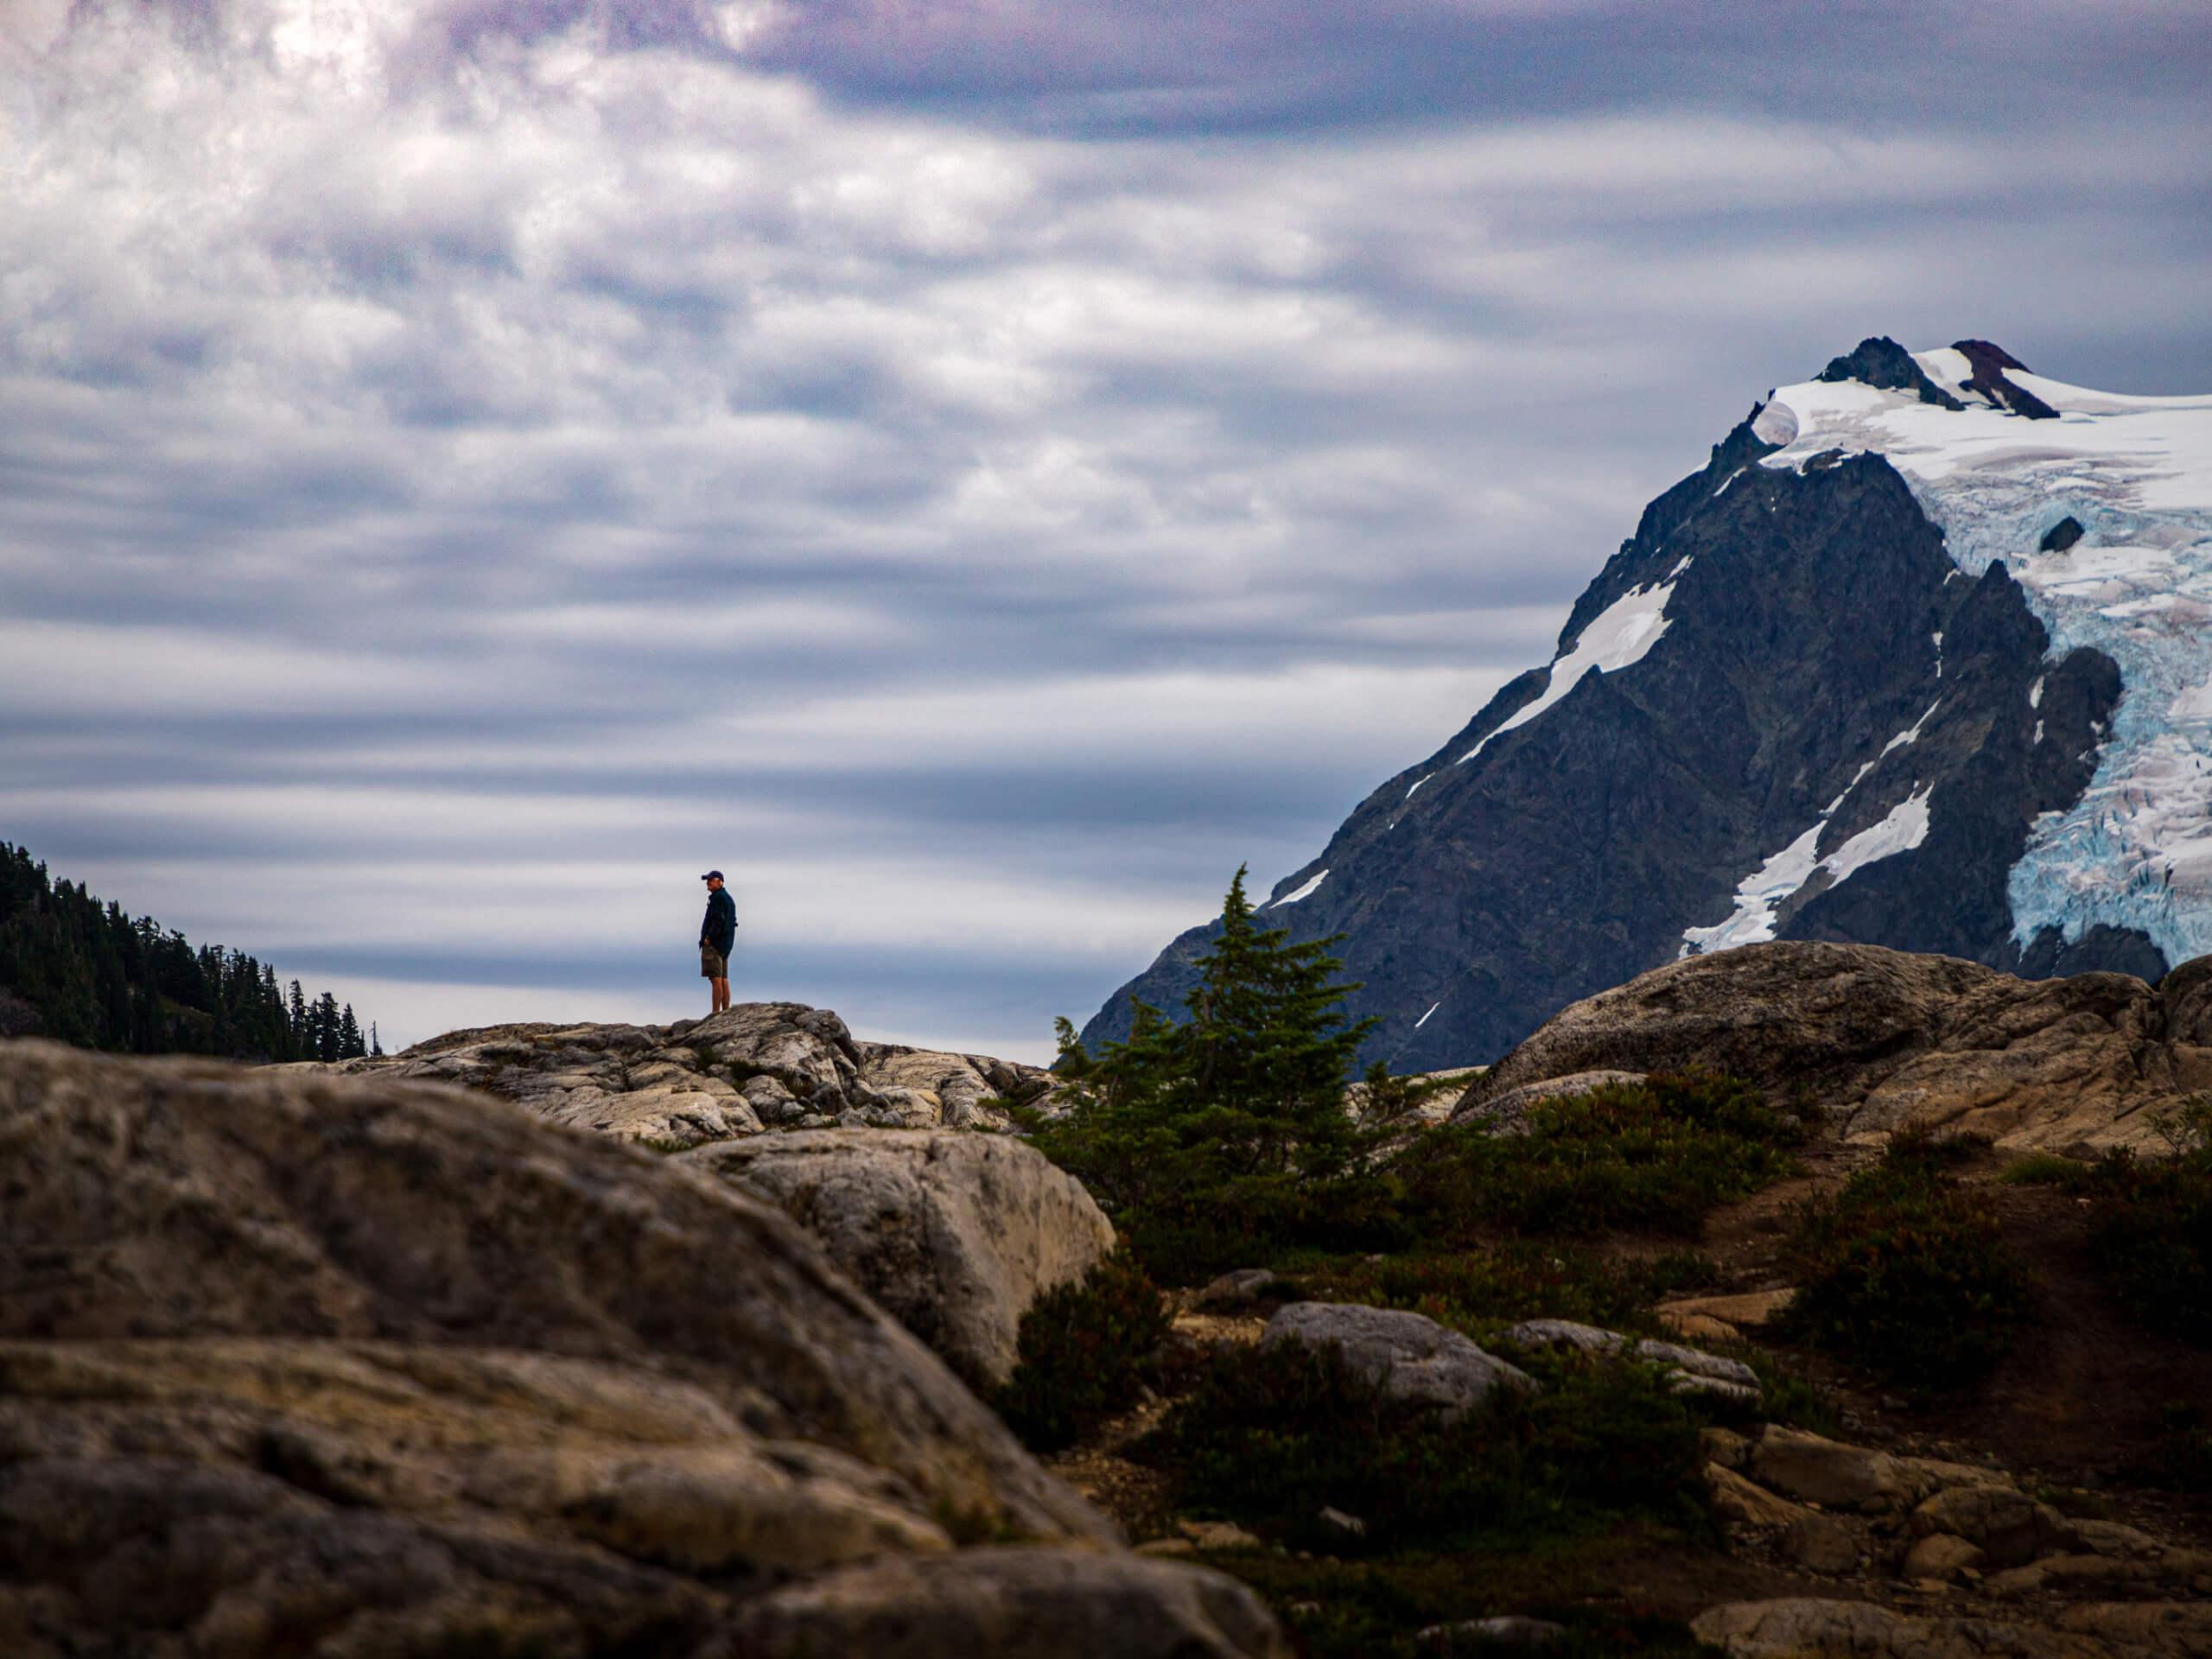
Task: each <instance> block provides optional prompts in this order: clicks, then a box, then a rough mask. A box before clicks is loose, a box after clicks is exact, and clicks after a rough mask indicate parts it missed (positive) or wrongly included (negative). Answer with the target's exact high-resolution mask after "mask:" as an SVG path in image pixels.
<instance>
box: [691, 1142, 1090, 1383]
mask: <svg viewBox="0 0 2212 1659" xmlns="http://www.w3.org/2000/svg"><path fill="white" fill-rule="evenodd" d="M673 1161H675V1162H677V1163H678V1164H681V1165H683V1166H686V1167H688V1168H690V1169H693V1170H696V1171H698V1172H700V1173H705V1174H711V1175H714V1176H715V1177H718V1178H720V1179H723V1180H727V1181H729V1182H731V1183H733V1184H734V1185H737V1186H739V1187H741V1188H742V1189H744V1190H745V1191H747V1192H751V1193H753V1194H754V1195H755V1196H757V1197H759V1198H765V1199H766V1200H768V1201H769V1202H770V1203H772V1204H774V1205H778V1206H779V1207H780V1208H781V1209H782V1210H784V1211H785V1213H787V1214H788V1215H790V1216H791V1218H792V1219H793V1220H795V1221H797V1222H798V1224H800V1225H801V1226H802V1227H804V1228H805V1229H806V1230H807V1231H808V1232H809V1233H810V1235H811V1236H813V1237H814V1238H816V1239H817V1240H818V1241H819V1242H820V1243H821V1244H822V1246H823V1249H826V1250H828V1251H829V1255H831V1257H832V1258H833V1259H835V1260H836V1262H837V1264H838V1265H839V1266H840V1267H842V1268H844V1269H845V1270H846V1271H847V1272H848V1273H849V1274H852V1276H853V1277H854V1278H855V1279H856V1280H857V1281H859V1282H860V1284H861V1287H863V1288H864V1289H866V1290H867V1291H868V1294H870V1295H871V1296H873V1297H874V1298H875V1300H877V1301H878V1302H879V1303H880V1304H881V1305H882V1306H884V1307H885V1308H887V1309H888V1310H889V1311H890V1312H891V1313H893V1315H895V1316H896V1317H897V1318H898V1319H899V1322H900V1323H901V1324H903V1325H905V1326H906V1328H907V1329H908V1330H909V1331H911V1332H913V1333H914V1334H915V1335H916V1336H918V1337H919V1338H922V1340H923V1341H925V1342H926V1343H928V1344H929V1345H930V1346H931V1347H932V1348H934V1349H936V1350H937V1351H938V1353H939V1354H941V1355H942V1356H944V1359H945V1360H946V1362H947V1363H950V1365H951V1366H952V1368H953V1370H956V1371H957V1372H959V1373H960V1374H961V1375H962V1376H963V1377H966V1378H968V1379H969V1381H970V1382H972V1383H975V1384H976V1386H978V1387H982V1388H987V1389H988V1388H990V1387H994V1386H995V1385H997V1384H999V1383H1003V1382H1005V1381H1006V1379H1007V1376H1008V1375H1009V1374H1010V1373H1011V1372H1012V1371H1013V1370H1014V1344H1015V1338H1016V1336H1017V1334H1018V1333H1019V1331H1020V1323H1021V1316H1022V1314H1023V1313H1027V1311H1028V1308H1029V1305H1030V1304H1031V1303H1032V1302H1033V1301H1034V1300H1036V1299H1037V1297H1038V1295H1039V1293H1040V1292H1043V1291H1046V1290H1049V1289H1051V1288H1052V1287H1054V1286H1057V1285H1063V1284H1066V1283H1067V1282H1068V1281H1071V1280H1074V1279H1079V1278H1081V1277H1082V1276H1083V1275H1084V1274H1085V1273H1087V1272H1089V1271H1090V1268H1091V1267H1092V1266H1093V1265H1094V1264H1096V1262H1097V1261H1098V1260H1099V1258H1100V1257H1102V1256H1103V1255H1105V1254H1106V1253H1107V1252H1108V1251H1109V1250H1110V1249H1113V1248H1114V1229H1113V1225H1112V1224H1111V1223H1109V1221H1108V1220H1107V1219H1106V1217H1105V1215H1104V1214H1103V1212H1102V1211H1100V1209H1099V1208H1098V1206H1097V1205H1096V1204H1095V1203H1094V1202H1092V1200H1091V1197H1090V1193H1088V1192H1084V1189H1083V1185H1082V1184H1081V1183H1080V1182H1078V1181H1077V1179H1075V1178H1074V1177H1073V1176H1071V1175H1068V1174H1066V1173H1063V1172H1062V1171H1061V1170H1060V1169H1058V1167H1056V1166H1054V1165H1052V1163H1051V1162H1049V1161H1048V1160H1046V1158H1045V1157H1044V1156H1043V1155H1042V1154H1039V1153H1038V1152H1037V1151H1035V1150H1034V1149H1033V1148H1032V1147H1029V1146H1028V1145H1027V1144H1026V1143H1025V1142H1022V1141H1017V1140H1014V1139H1013V1138H1011V1137H1009V1136H1005V1135H964V1134H962V1133H960V1132H958V1131H957V1130H951V1129H802V1130H799V1131H797V1132H795V1133H793V1134H790V1135H763V1136H760V1137H759V1138H757V1139H754V1140H750V1141H722V1142H720V1143H718V1144H716V1145H713V1146H706V1147H696V1148H694V1149H693V1150H692V1151H690V1152H686V1153H681V1154H677V1157H676V1158H675V1160H673Z"/></svg>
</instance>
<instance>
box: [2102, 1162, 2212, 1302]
mask: <svg viewBox="0 0 2212 1659" xmlns="http://www.w3.org/2000/svg"><path fill="white" fill-rule="evenodd" d="M2089 1244H2090V1248H2091V1249H2092V1251H2093V1252H2094V1255H2095V1256H2096V1260H2097V1263H2098V1265H2099V1267H2100V1268H2101V1269H2102V1270H2103V1271H2104V1272H2105V1273H2106V1274H2107V1275H2108V1276H2109V1277H2110V1278H2111V1280H2112V1281H2113V1287H2114V1288H2115V1289H2117V1290H2118V1291H2119V1293H2120V1300H2121V1301H2122V1302H2123V1303H2124V1304H2125V1305H2126V1307H2127V1310H2128V1312H2129V1313H2133V1315H2134V1316H2135V1317H2136V1318H2137V1319H2140V1320H2141V1321H2142V1322H2143V1323H2144V1324H2145V1325H2148V1326H2150V1327H2151V1328H2152V1330H2154V1331H2164V1332H2166V1333H2168V1334H2169V1335H2171V1336H2176V1337H2179V1338H2182V1339H2183V1341H2185V1342H2196V1343H2203V1344H2212V1142H2207V1141H2198V1142H2196V1143H2195V1144H2193V1145H2185V1146H2184V1147H2183V1149H2182V1150H2181V1151H2180V1152H2178V1153H2177V1154H2176V1155H2175V1156H2174V1157H2172V1158H2169V1159H2160V1160H2156V1161H2152V1160H2145V1159H2138V1158H2135V1157H2133V1156H2131V1155H2129V1154H2126V1153H2125V1152H2120V1153H2115V1154H2112V1155H2110V1156H2108V1157H2107V1158H2105V1159H2104V1160H2101V1162H2100V1163H2099V1164H2098V1165H2097V1166H2096V1169H2095V1172H2094V1177H2093V1181H2092V1185H2091V1187H2090V1207H2089Z"/></svg>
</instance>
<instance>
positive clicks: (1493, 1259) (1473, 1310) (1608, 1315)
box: [1299, 1239, 1656, 1335]
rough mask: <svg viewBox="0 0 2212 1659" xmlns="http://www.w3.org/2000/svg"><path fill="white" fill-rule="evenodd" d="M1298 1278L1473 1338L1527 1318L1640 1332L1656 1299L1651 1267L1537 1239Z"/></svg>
mask: <svg viewBox="0 0 2212 1659" xmlns="http://www.w3.org/2000/svg"><path fill="white" fill-rule="evenodd" d="M1654 1265H1655V1266H1656V1264H1654ZM1299 1276H1300V1282H1301V1283H1303V1284H1306V1286H1307V1287H1309V1289H1310V1290H1311V1291H1312V1293H1313V1296H1314V1298H1315V1300H1323V1301H1333V1302H1364V1303H1366V1304H1367V1305H1368V1306H1371V1307H1401V1308H1407V1309H1409V1310H1411V1311H1412V1312H1414V1313H1421V1314H1426V1315H1427V1317H1428V1318H1430V1319H1434V1320H1436V1321H1437V1323H1439V1324H1440V1325H1451V1326H1452V1327H1454V1328H1455V1329H1458V1330H1461V1331H1465V1332H1468V1333H1470V1334H1471V1335H1472V1334H1476V1333H1478V1332H1480V1331H1482V1330H1483V1329H1484V1328H1485V1327H1488V1326H1491V1325H1503V1324H1510V1323H1513V1322H1515V1321H1517V1320H1521V1319H1580V1320H1583V1321H1585V1322H1586V1323H1588V1324H1592V1325H1609V1326H1611V1327H1613V1328H1615V1329H1624V1328H1628V1327H1631V1326H1643V1325H1648V1324H1649V1307H1650V1305H1651V1303H1652V1301H1653V1300H1655V1294H1654V1289H1653V1286H1654V1283H1655V1281H1654V1279H1653V1277H1652V1275H1651V1272H1650V1270H1649V1269H1648V1268H1637V1267H1636V1266H1633V1265H1616V1264H1614V1263H1612V1262H1607V1261H1605V1260H1604V1259H1603V1258H1602V1257H1600V1256H1599V1255H1596V1254H1594V1253H1593V1252H1592V1251H1589V1250H1586V1249H1578V1248H1577V1247H1575V1246H1573V1245H1572V1244H1547V1243H1538V1242H1536V1241H1535V1240H1531V1239H1508V1240H1505V1241H1503V1242H1502V1243H1496V1244H1491V1245H1474V1246H1470V1247H1468V1248H1466V1249H1426V1248H1423V1249H1413V1250H1408V1251H1405V1252H1403V1253H1402V1254H1399V1255H1386V1256H1384V1257H1383V1258H1381V1259H1380V1260H1372V1259H1370V1258H1368V1257H1366V1256H1349V1257H1342V1258H1338V1259H1336V1260H1333V1261H1329V1262H1316V1263H1313V1264H1312V1265H1311V1266H1310V1267H1306V1268H1301V1269H1300V1275H1299Z"/></svg>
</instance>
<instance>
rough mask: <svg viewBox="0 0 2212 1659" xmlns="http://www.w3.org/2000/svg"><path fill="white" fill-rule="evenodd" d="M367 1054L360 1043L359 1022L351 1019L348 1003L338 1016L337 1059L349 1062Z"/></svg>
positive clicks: (351, 1012) (350, 1006)
mask: <svg viewBox="0 0 2212 1659" xmlns="http://www.w3.org/2000/svg"><path fill="white" fill-rule="evenodd" d="M367 1052H368V1049H367V1048H366V1047H365V1046H364V1045H363V1043H362V1041H361V1022H360V1021H359V1020H356V1019H354V1017H353V1004H352V1003H351V1002H348V1003H347V1004H346V1012H345V1013H343V1014H340V1015H339V1016H338V1058H340V1059H341V1060H351V1059H355V1058H359V1057H360V1056H361V1055H363V1054H365V1053H367Z"/></svg>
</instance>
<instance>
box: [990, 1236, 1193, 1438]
mask: <svg viewBox="0 0 2212 1659" xmlns="http://www.w3.org/2000/svg"><path fill="white" fill-rule="evenodd" d="M1169 1324H1170V1319H1169V1315H1168V1313H1167V1309H1166V1306H1165V1304H1163V1303H1162V1301H1161V1300H1160V1290H1159V1287H1157V1286H1155V1285H1154V1283H1153V1282H1152V1281H1151V1280H1150V1279H1149V1278H1147V1276H1146V1274H1145V1271H1144V1269H1143V1268H1141V1267H1139V1266H1138V1265H1137V1262H1136V1260H1135V1257H1133V1256H1132V1255H1130V1254H1129V1253H1128V1249H1126V1248H1123V1249H1116V1251H1115V1252H1114V1253H1113V1254H1112V1255H1109V1256H1108V1257H1106V1259H1105V1260H1103V1262H1099V1263H1098V1265H1097V1266H1096V1267H1094V1268H1091V1270H1090V1273H1089V1274H1087V1275H1085V1276H1084V1279H1083V1280H1082V1281H1080V1282H1079V1283H1075V1284H1067V1285H1061V1286H1059V1287H1057V1288H1055V1289H1052V1290H1048V1291H1046V1293H1045V1294H1043V1295H1041V1296H1039V1298H1038V1299H1037V1300H1035V1301H1034V1302H1033V1303H1031V1304H1030V1306H1029V1311H1028V1312H1027V1313H1024V1314H1023V1315H1022V1316H1021V1330H1020V1337H1019V1338H1018V1343H1019V1345H1018V1348H1017V1350H1016V1352H1017V1355H1018V1357H1017V1359H1016V1361H1015V1364H1014V1374H1013V1375H1012V1376H1009V1377H1008V1378H1007V1382H1006V1386H1005V1387H1004V1388H1003V1389H1001V1390H1000V1393H999V1399H998V1408H999V1414H1000V1415H1001V1416H1002V1417H1004V1418H1005V1419H1006V1421H1007V1427H1009V1428H1011V1429H1013V1430H1014V1433H1016V1434H1017V1435H1019V1436H1020V1439H1021V1440H1022V1443H1023V1444H1024V1445H1026V1446H1028V1447H1029V1448H1030V1450H1032V1451H1033V1452H1056V1451H1058V1449H1059V1448H1060V1447H1062V1446H1069V1445H1072V1444H1073V1443H1074V1442H1075V1441H1076V1440H1079V1439H1081V1438H1082V1437H1083V1436H1084V1434H1086V1433H1090V1430H1092V1429H1093V1428H1096V1427H1097V1426H1098V1425H1099V1424H1100V1423H1102V1422H1103V1421H1105V1420H1106V1419H1107V1418H1109V1417H1111V1416H1114V1415H1116V1414H1117V1413H1120V1412H1123V1411H1126V1410H1128V1408H1129V1407H1130V1406H1132V1405H1134V1404H1135V1402H1136V1398H1137V1390H1138V1389H1139V1388H1141V1386H1142V1385H1143V1383H1144V1380H1145V1374H1146V1371H1147V1367H1148V1365H1149V1363H1150V1362H1151V1357H1152V1355H1153V1353H1154V1351H1155V1350H1157V1349H1158V1348H1159V1346H1160V1344H1161V1343H1162V1342H1163V1341H1165V1340H1166V1337H1167V1331H1168V1326H1169Z"/></svg>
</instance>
